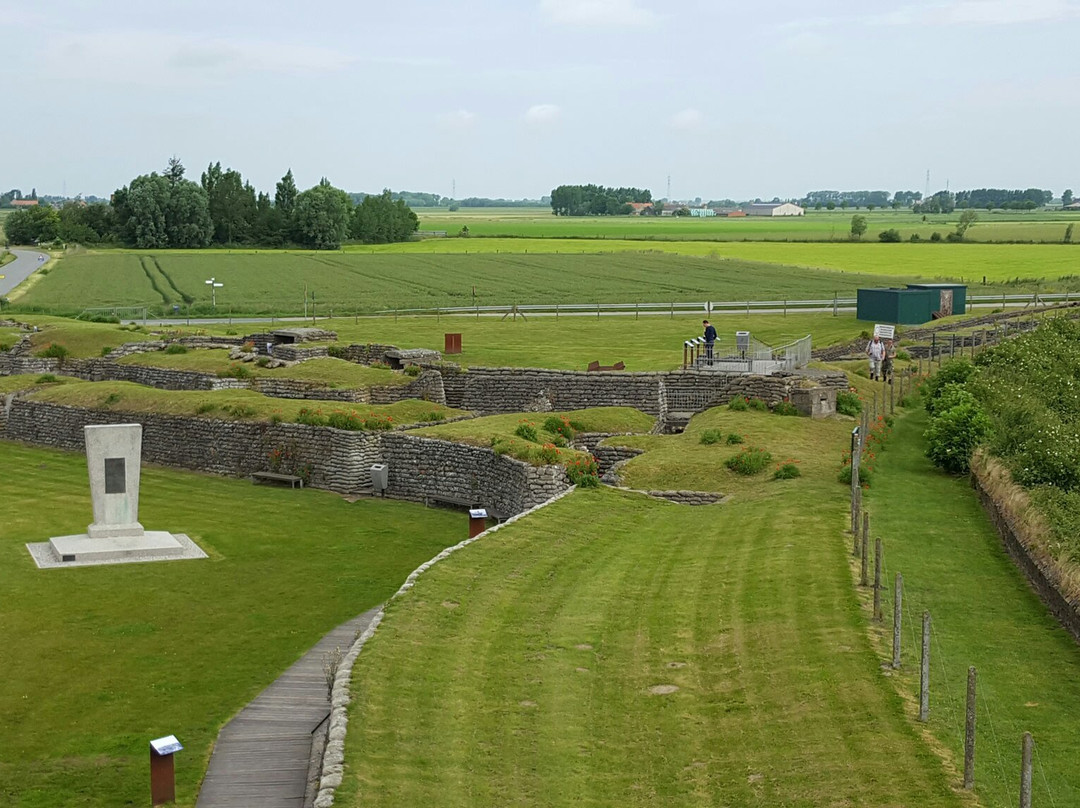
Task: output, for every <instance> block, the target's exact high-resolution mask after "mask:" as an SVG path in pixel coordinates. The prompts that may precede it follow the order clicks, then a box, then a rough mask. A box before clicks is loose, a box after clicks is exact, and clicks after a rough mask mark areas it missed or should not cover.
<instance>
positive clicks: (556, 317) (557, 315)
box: [476, 303, 559, 320]
mask: <svg viewBox="0 0 1080 808" xmlns="http://www.w3.org/2000/svg"><path fill="white" fill-rule="evenodd" d="M476 316H477V317H479V316H480V315H479V314H478V315H476ZM555 319H556V320H558V319H559V304H558V303H556V304H555Z"/></svg>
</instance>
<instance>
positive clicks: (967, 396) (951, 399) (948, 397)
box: [926, 384, 976, 417]
mask: <svg viewBox="0 0 1080 808" xmlns="http://www.w3.org/2000/svg"><path fill="white" fill-rule="evenodd" d="M975 403H976V401H975V396H973V395H972V394H971V393H970V392H969V391H968V390H967V388H966V387H964V385H962V384H947V385H945V386H944V387H942V388H940V389H939V390H938V396H937V398H931V399H927V401H926V411H927V412H929V413H930V416H931V417H933V416H935V415H937V414H939V413H943V412H945V411H947V410H951V409H952V408H953V407H956V406H959V405H960V404H975Z"/></svg>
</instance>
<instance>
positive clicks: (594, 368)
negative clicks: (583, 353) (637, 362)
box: [585, 362, 626, 373]
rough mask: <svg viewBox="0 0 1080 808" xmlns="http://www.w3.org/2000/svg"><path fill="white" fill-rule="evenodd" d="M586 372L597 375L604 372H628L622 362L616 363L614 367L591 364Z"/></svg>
mask: <svg viewBox="0 0 1080 808" xmlns="http://www.w3.org/2000/svg"><path fill="white" fill-rule="evenodd" d="M585 370H587V371H588V372H589V373H597V372H599V371H603V370H626V365H625V364H623V363H622V362H616V363H615V364H614V365H601V364H600V363H599V362H590V363H589V366H588V367H587V368H585Z"/></svg>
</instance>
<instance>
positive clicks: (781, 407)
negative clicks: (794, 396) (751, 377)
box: [772, 401, 799, 415]
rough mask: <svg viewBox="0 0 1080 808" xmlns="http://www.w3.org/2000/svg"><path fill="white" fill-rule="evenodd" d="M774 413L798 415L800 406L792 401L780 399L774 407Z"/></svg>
mask: <svg viewBox="0 0 1080 808" xmlns="http://www.w3.org/2000/svg"><path fill="white" fill-rule="evenodd" d="M772 411H773V415H798V414H799V410H798V408H797V407H796V406H795V405H794V404H792V403H791V402H790V401H778V402H777V403H776V406H775V407H773V410H772Z"/></svg>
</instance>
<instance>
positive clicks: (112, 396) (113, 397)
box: [101, 393, 122, 407]
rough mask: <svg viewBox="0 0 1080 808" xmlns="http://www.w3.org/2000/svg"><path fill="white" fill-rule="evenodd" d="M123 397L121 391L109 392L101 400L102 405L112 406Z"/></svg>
mask: <svg viewBox="0 0 1080 808" xmlns="http://www.w3.org/2000/svg"><path fill="white" fill-rule="evenodd" d="M121 398H122V396H121V395H120V394H119V393H109V395H107V396H105V398H103V399H102V400H101V406H102V407H111V406H112V405H113V404H116V403H118V402H119V401H120V399H121Z"/></svg>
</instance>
